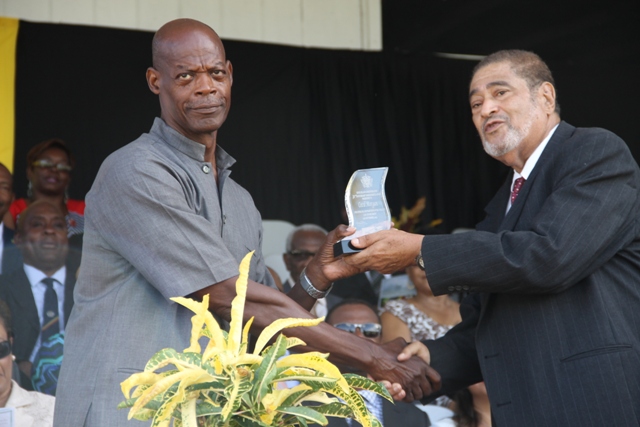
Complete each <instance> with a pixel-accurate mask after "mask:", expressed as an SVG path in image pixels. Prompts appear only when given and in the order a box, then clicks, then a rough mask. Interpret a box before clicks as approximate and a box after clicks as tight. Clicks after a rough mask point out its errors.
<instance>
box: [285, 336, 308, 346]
mask: <svg viewBox="0 0 640 427" xmlns="http://www.w3.org/2000/svg"><path fill="white" fill-rule="evenodd" d="M297 345H307V343H306V342H304V341H302V340H301V339H300V338H297V337H291V338H289V337H287V348H291V347H295V346H297Z"/></svg>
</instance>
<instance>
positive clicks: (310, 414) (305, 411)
mask: <svg viewBox="0 0 640 427" xmlns="http://www.w3.org/2000/svg"><path fill="white" fill-rule="evenodd" d="M278 412H282V413H284V414H289V415H295V416H297V417H299V418H298V419H300V417H301V418H303V419H306V420H309V421H312V422H314V423H318V424H322V425H326V424H327V423H328V421H327V418H326V417H325V416H324V415H322V414H321V413H319V412H318V411H315V410H314V409H313V408H311V407H308V406H289V407H284V408H283V407H280V408H278Z"/></svg>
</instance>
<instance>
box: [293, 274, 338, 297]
mask: <svg viewBox="0 0 640 427" xmlns="http://www.w3.org/2000/svg"><path fill="white" fill-rule="evenodd" d="M300 285H301V286H302V289H304V290H305V292H306V293H308V294H309V296H310V297H311V298H315V299H320V298H324V297H326V296H327V295H328V294H329V292H331V289H333V283H332V284H331V286H329V289H327V290H326V291H320V290H318V289H316V287H315V286H313V284H312V283H311V280H309V278H308V277H307V267H305V268H304V270H302V273H300Z"/></svg>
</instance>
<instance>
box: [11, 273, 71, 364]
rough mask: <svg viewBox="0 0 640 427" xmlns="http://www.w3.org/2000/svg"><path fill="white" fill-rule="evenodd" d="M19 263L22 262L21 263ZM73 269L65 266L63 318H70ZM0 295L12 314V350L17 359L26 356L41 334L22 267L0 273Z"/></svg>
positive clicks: (27, 280)
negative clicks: (11, 271)
mask: <svg viewBox="0 0 640 427" xmlns="http://www.w3.org/2000/svg"><path fill="white" fill-rule="evenodd" d="M21 267H22V266H21ZM75 284H76V278H75V271H73V270H71V269H70V268H69V266H67V277H66V280H65V284H64V319H65V322H66V321H67V320H68V319H69V315H70V314H71V308H72V307H73V288H74V287H75ZM0 298H2V299H3V300H5V301H6V303H7V305H9V309H10V310H11V314H12V316H13V333H14V340H13V354H14V356H16V360H17V361H22V360H28V359H29V356H31V352H32V351H33V347H34V346H35V345H36V341H37V340H38V336H39V335H40V320H39V319H38V309H37V307H36V303H35V300H34V298H33V293H32V292H31V284H30V283H29V279H27V275H26V274H25V272H24V269H23V268H19V269H17V270H15V271H14V272H13V273H10V274H9V275H4V274H3V275H1V276H0Z"/></svg>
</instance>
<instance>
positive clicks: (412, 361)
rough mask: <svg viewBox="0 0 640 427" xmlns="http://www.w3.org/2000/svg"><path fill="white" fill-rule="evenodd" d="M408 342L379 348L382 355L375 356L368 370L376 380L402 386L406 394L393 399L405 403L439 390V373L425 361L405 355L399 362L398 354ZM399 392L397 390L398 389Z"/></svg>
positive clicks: (383, 345)
mask: <svg viewBox="0 0 640 427" xmlns="http://www.w3.org/2000/svg"><path fill="white" fill-rule="evenodd" d="M405 347H406V341H405V340H404V339H402V338H396V339H395V340H393V341H389V342H388V343H385V344H382V345H380V346H379V347H378V348H379V349H380V350H382V351H381V354H379V355H378V354H375V355H374V359H373V366H371V367H368V368H367V372H368V373H369V374H370V375H371V376H372V377H373V378H375V379H376V380H377V381H380V380H386V381H388V382H390V383H392V387H393V384H399V385H400V386H402V388H403V390H404V391H405V393H406V395H405V396H404V398H403V397H402V394H400V393H395V394H393V397H394V399H401V398H403V400H404V401H405V402H412V401H414V400H419V399H422V398H423V397H425V396H428V395H430V394H431V393H433V392H435V391H438V390H439V389H440V385H441V384H440V374H438V373H437V372H436V371H435V370H434V369H433V368H432V367H431V366H429V365H428V364H427V363H426V362H425V361H424V360H422V359H421V358H419V357H417V356H411V355H408V356H405V360H404V361H402V362H399V361H398V359H399V357H398V354H399V353H403V349H404V348H405ZM396 390H397V388H396Z"/></svg>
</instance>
